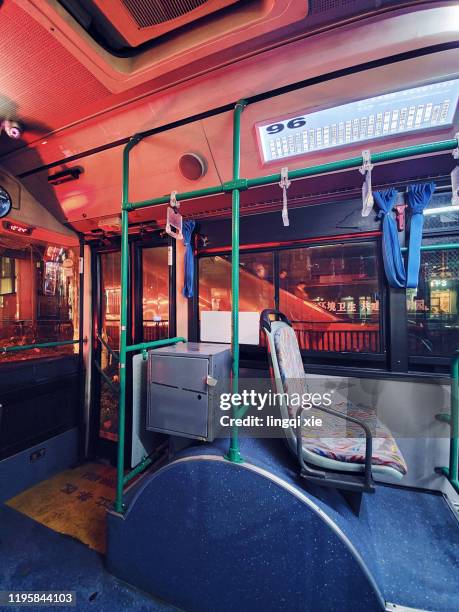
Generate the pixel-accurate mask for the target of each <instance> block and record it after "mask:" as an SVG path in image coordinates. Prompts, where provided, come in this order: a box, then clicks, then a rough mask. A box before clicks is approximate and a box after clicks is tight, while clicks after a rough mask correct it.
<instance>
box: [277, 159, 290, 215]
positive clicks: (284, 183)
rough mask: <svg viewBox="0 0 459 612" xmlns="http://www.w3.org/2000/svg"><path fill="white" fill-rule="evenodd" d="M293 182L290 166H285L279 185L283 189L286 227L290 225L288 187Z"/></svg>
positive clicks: (283, 211)
mask: <svg viewBox="0 0 459 612" xmlns="http://www.w3.org/2000/svg"><path fill="white" fill-rule="evenodd" d="M291 184H292V183H291V181H289V179H288V168H287V167H284V168H282V169H281V180H280V183H279V186H280V188H281V189H282V222H283V224H284V227H288V226H289V225H290V221H289V218H288V202H287V189H288V188H289V187H290V185H291Z"/></svg>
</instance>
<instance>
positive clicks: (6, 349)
mask: <svg viewBox="0 0 459 612" xmlns="http://www.w3.org/2000/svg"><path fill="white" fill-rule="evenodd" d="M87 341H88V339H87V338H83V340H61V341H58V342H38V343H37V344H18V345H17V346H2V347H0V355H5V354H6V353H15V352H18V351H29V350H31V349H35V348H49V347H55V346H66V345H68V344H80V342H83V343H86V342H87Z"/></svg>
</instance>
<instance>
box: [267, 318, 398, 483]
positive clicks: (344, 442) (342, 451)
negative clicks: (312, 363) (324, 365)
mask: <svg viewBox="0 0 459 612" xmlns="http://www.w3.org/2000/svg"><path fill="white" fill-rule="evenodd" d="M273 340H274V346H275V349H276V355H277V361H278V364H279V371H280V375H281V379H282V384H283V387H284V391H285V392H286V393H287V394H288V395H289V396H290V397H291V396H292V394H293V393H295V394H296V393H298V394H300V395H301V394H304V393H308V386H307V381H306V374H305V372H304V367H303V361H302V359H301V353H300V349H299V346H298V340H297V337H296V334H295V332H294V330H293V329H292V328H291V327H290V326H288V325H280V326H279V327H277V329H276V330H275V331H274V334H273ZM330 408H332V409H333V410H337V411H339V412H342V413H343V414H346V415H348V416H352V417H354V418H357V419H359V420H361V421H365V423H366V424H367V425H368V426H369V428H370V430H371V433H372V437H373V449H372V465H373V466H382V467H386V468H392V469H394V470H396V471H397V472H398V473H399V474H401V475H404V474H406V472H407V467H406V463H405V460H404V459H403V456H402V454H401V452H400V450H399V448H398V446H397V444H396V442H395V440H394V438H393V436H392V434H391V432H390V431H389V430H388V429H387V427H386V426H385V425H384V424H383V423H382V422H381V421H380V420H379V419H378V418H377V415H376V410H375V408H369V407H367V406H361V405H355V404H352V403H351V402H341V403H339V404H337V403H333V404H332V405H331V406H330ZM288 410H289V415H290V416H291V417H294V416H295V415H296V411H297V407H296V406H294V407H291V406H290V405H289V406H288ZM312 415H314V416H316V418H320V419H322V426H321V427H316V428H312V427H308V428H303V430H302V439H303V450H304V451H305V452H306V454H307V456H308V461H313V456H314V455H316V456H317V457H318V458H319V457H324V458H326V459H331V460H333V461H339V462H341V463H346V464H348V467H349V468H350V467H351V465H350V464H353V465H354V467H356V464H360V465H363V464H364V463H365V437H364V432H363V429H362V428H361V427H360V426H359V425H357V424H356V423H352V422H350V421H346V420H344V419H341V418H339V417H336V416H334V415H330V414H327V413H326V412H324V411H321V410H319V409H317V408H312V409H311V410H310V411H308V413H307V416H312ZM311 453H312V455H311ZM343 468H344V466H343ZM344 469H346V468H344Z"/></svg>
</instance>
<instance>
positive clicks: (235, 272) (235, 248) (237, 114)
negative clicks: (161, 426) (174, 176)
mask: <svg viewBox="0 0 459 612" xmlns="http://www.w3.org/2000/svg"><path fill="white" fill-rule="evenodd" d="M246 104H247V103H246V102H245V100H240V101H239V102H238V103H237V104H236V106H235V108H234V117H233V181H238V180H239V179H240V178H241V176H240V170H241V114H242V111H243V110H244V108H245V106H246ZM239 204H240V192H239V189H238V188H235V189H233V190H232V237H231V250H232V255H231V353H232V357H233V362H232V390H233V393H238V391H239ZM232 416H233V417H234V418H236V416H237V408H236V406H233V409H232ZM226 458H227V459H229V460H230V461H233V462H234V463H241V462H242V457H241V452H240V450H239V432H238V428H237V426H236V425H234V426H233V427H232V428H231V441H230V447H229V450H228V454H227V456H226Z"/></svg>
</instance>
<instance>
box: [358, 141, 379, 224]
mask: <svg viewBox="0 0 459 612" xmlns="http://www.w3.org/2000/svg"><path fill="white" fill-rule="evenodd" d="M362 159H363V165H362V166H361V167H360V168H359V172H360V174H363V175H364V177H365V180H364V183H363V185H362V217H368V215H369V214H370V213H371V211H372V210H373V205H374V203H375V201H374V199H373V190H372V184H371V171H372V170H373V164H372V163H371V153H370V151H369V150H368V149H366V150H365V151H362Z"/></svg>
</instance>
